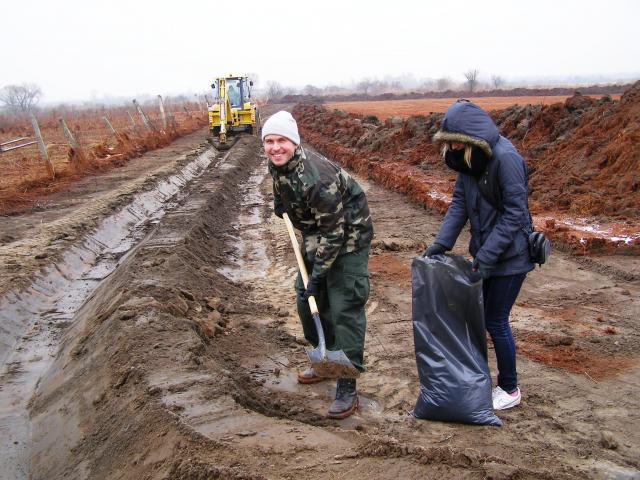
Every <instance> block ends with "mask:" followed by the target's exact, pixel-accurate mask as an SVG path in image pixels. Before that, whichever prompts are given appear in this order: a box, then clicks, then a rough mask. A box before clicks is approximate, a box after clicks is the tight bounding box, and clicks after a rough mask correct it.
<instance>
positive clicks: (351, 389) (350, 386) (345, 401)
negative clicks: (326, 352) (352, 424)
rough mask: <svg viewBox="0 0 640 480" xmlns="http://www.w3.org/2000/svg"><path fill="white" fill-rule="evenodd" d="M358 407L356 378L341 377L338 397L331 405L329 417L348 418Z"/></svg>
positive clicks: (337, 388)
mask: <svg viewBox="0 0 640 480" xmlns="http://www.w3.org/2000/svg"><path fill="white" fill-rule="evenodd" d="M357 408H358V392H356V379H355V378H339V379H338V384H337V386H336V399H335V400H334V401H333V403H332V404H331V406H330V407H329V413H328V414H327V417H329V418H338V419H339V418H347V417H348V416H349V415H351V414H352V413H353V412H355V411H356V409H357Z"/></svg>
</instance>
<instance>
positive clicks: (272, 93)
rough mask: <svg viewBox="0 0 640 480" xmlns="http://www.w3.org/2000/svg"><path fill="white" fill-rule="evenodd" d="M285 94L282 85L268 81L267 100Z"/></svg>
mask: <svg viewBox="0 0 640 480" xmlns="http://www.w3.org/2000/svg"><path fill="white" fill-rule="evenodd" d="M283 95H284V90H283V89H282V85H280V84H279V83H278V82H273V81H271V82H267V100H275V99H277V98H282V96H283Z"/></svg>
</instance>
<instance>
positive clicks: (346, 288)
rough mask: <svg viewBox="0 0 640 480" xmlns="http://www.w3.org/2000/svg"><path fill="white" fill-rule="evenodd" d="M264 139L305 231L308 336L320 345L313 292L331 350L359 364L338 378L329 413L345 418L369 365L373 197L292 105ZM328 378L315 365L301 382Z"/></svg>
mask: <svg viewBox="0 0 640 480" xmlns="http://www.w3.org/2000/svg"><path fill="white" fill-rule="evenodd" d="M262 141H263V145H264V150H265V153H266V154H267V157H268V158H269V173H270V174H271V176H272V177H273V193H274V210H275V214H276V215H278V216H279V217H282V216H283V215H284V214H285V213H286V214H287V215H288V217H289V218H290V219H291V222H292V223H293V226H294V227H295V228H296V229H298V230H300V231H301V232H302V238H303V247H304V252H303V255H304V263H305V264H306V269H307V271H308V272H309V280H308V283H307V288H306V289H305V287H304V283H303V280H302V278H301V275H298V278H297V279H296V282H295V290H296V294H297V297H296V300H297V307H298V315H299V317H300V321H301V323H302V328H303V331H304V336H305V338H306V339H307V341H309V342H310V343H311V344H312V345H314V347H315V346H318V343H319V336H318V332H317V329H316V327H315V325H314V319H313V316H312V313H311V311H310V308H309V303H308V300H309V297H314V298H315V299H316V302H317V304H318V310H319V312H320V320H321V322H320V323H321V325H322V330H324V333H325V338H326V348H327V350H328V351H329V352H328V353H341V352H344V354H346V357H347V358H348V360H349V361H350V362H347V363H351V364H352V366H353V367H355V369H353V371H354V372H355V375H352V377H353V378H344V377H343V378H338V383H337V387H336V396H335V401H334V402H333V403H332V405H331V407H330V408H329V413H328V416H329V417H330V418H346V417H348V416H349V415H351V414H352V413H353V412H354V411H355V410H356V408H357V407H358V395H357V393H356V379H355V376H356V375H357V374H359V372H362V371H363V370H364V367H363V365H362V364H363V356H364V336H365V326H366V319H365V313H364V305H365V303H366V301H367V298H368V297H369V272H368V261H369V250H370V246H371V239H372V238H373V224H372V222H371V215H370V214H369V206H368V205H367V199H366V197H365V195H364V192H363V191H362V188H360V185H358V183H357V182H356V181H355V180H354V179H353V178H352V177H351V176H350V175H349V174H348V173H347V172H346V171H344V170H343V169H342V168H340V167H339V166H337V165H335V164H334V163H332V162H330V161H329V160H327V159H326V158H325V157H323V156H321V155H319V154H317V153H315V152H312V151H310V150H305V149H304V148H303V147H302V145H300V135H299V134H298V125H297V124H296V121H295V120H294V118H293V117H292V116H291V114H290V113H289V112H285V111H280V112H278V113H276V114H274V115H272V116H271V117H270V118H269V119H268V120H267V121H266V122H265V123H264V125H263V127H262ZM338 351H341V352H338ZM345 361H346V360H345ZM350 366H351V365H350ZM322 380H324V377H323V376H322V375H321V374H320V372H317V371H316V370H315V369H314V368H313V366H312V367H311V368H308V369H307V370H305V371H303V372H300V373H299V374H298V382H299V383H302V384H309V383H315V382H319V381H322Z"/></svg>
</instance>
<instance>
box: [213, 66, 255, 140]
mask: <svg viewBox="0 0 640 480" xmlns="http://www.w3.org/2000/svg"><path fill="white" fill-rule="evenodd" d="M252 86H253V82H252V81H251V80H249V78H248V77H247V76H246V75H229V76H227V77H218V78H217V79H216V80H215V82H213V84H211V88H212V89H213V91H214V98H215V101H214V103H213V105H210V106H209V131H210V132H211V134H212V136H213V139H214V140H215V141H216V143H217V144H218V145H220V146H222V145H225V144H226V143H227V136H228V135H232V134H234V133H238V132H249V133H252V134H254V135H257V134H258V130H259V128H260V116H259V113H258V107H257V105H256V104H255V102H252V101H251V87H252Z"/></svg>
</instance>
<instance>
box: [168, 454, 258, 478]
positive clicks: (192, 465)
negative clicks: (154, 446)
mask: <svg viewBox="0 0 640 480" xmlns="http://www.w3.org/2000/svg"><path fill="white" fill-rule="evenodd" d="M169 478H172V479H175V480H210V479H217V478H219V479H221V480H266V479H267V477H264V476H262V475H251V474H248V473H245V472H243V471H242V470H241V469H239V468H234V467H220V466H216V465H211V464H208V463H204V462H201V461H194V460H192V459H190V458H189V459H186V460H182V461H177V462H175V463H174V464H173V465H172V466H171V470H170V471H169Z"/></svg>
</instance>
